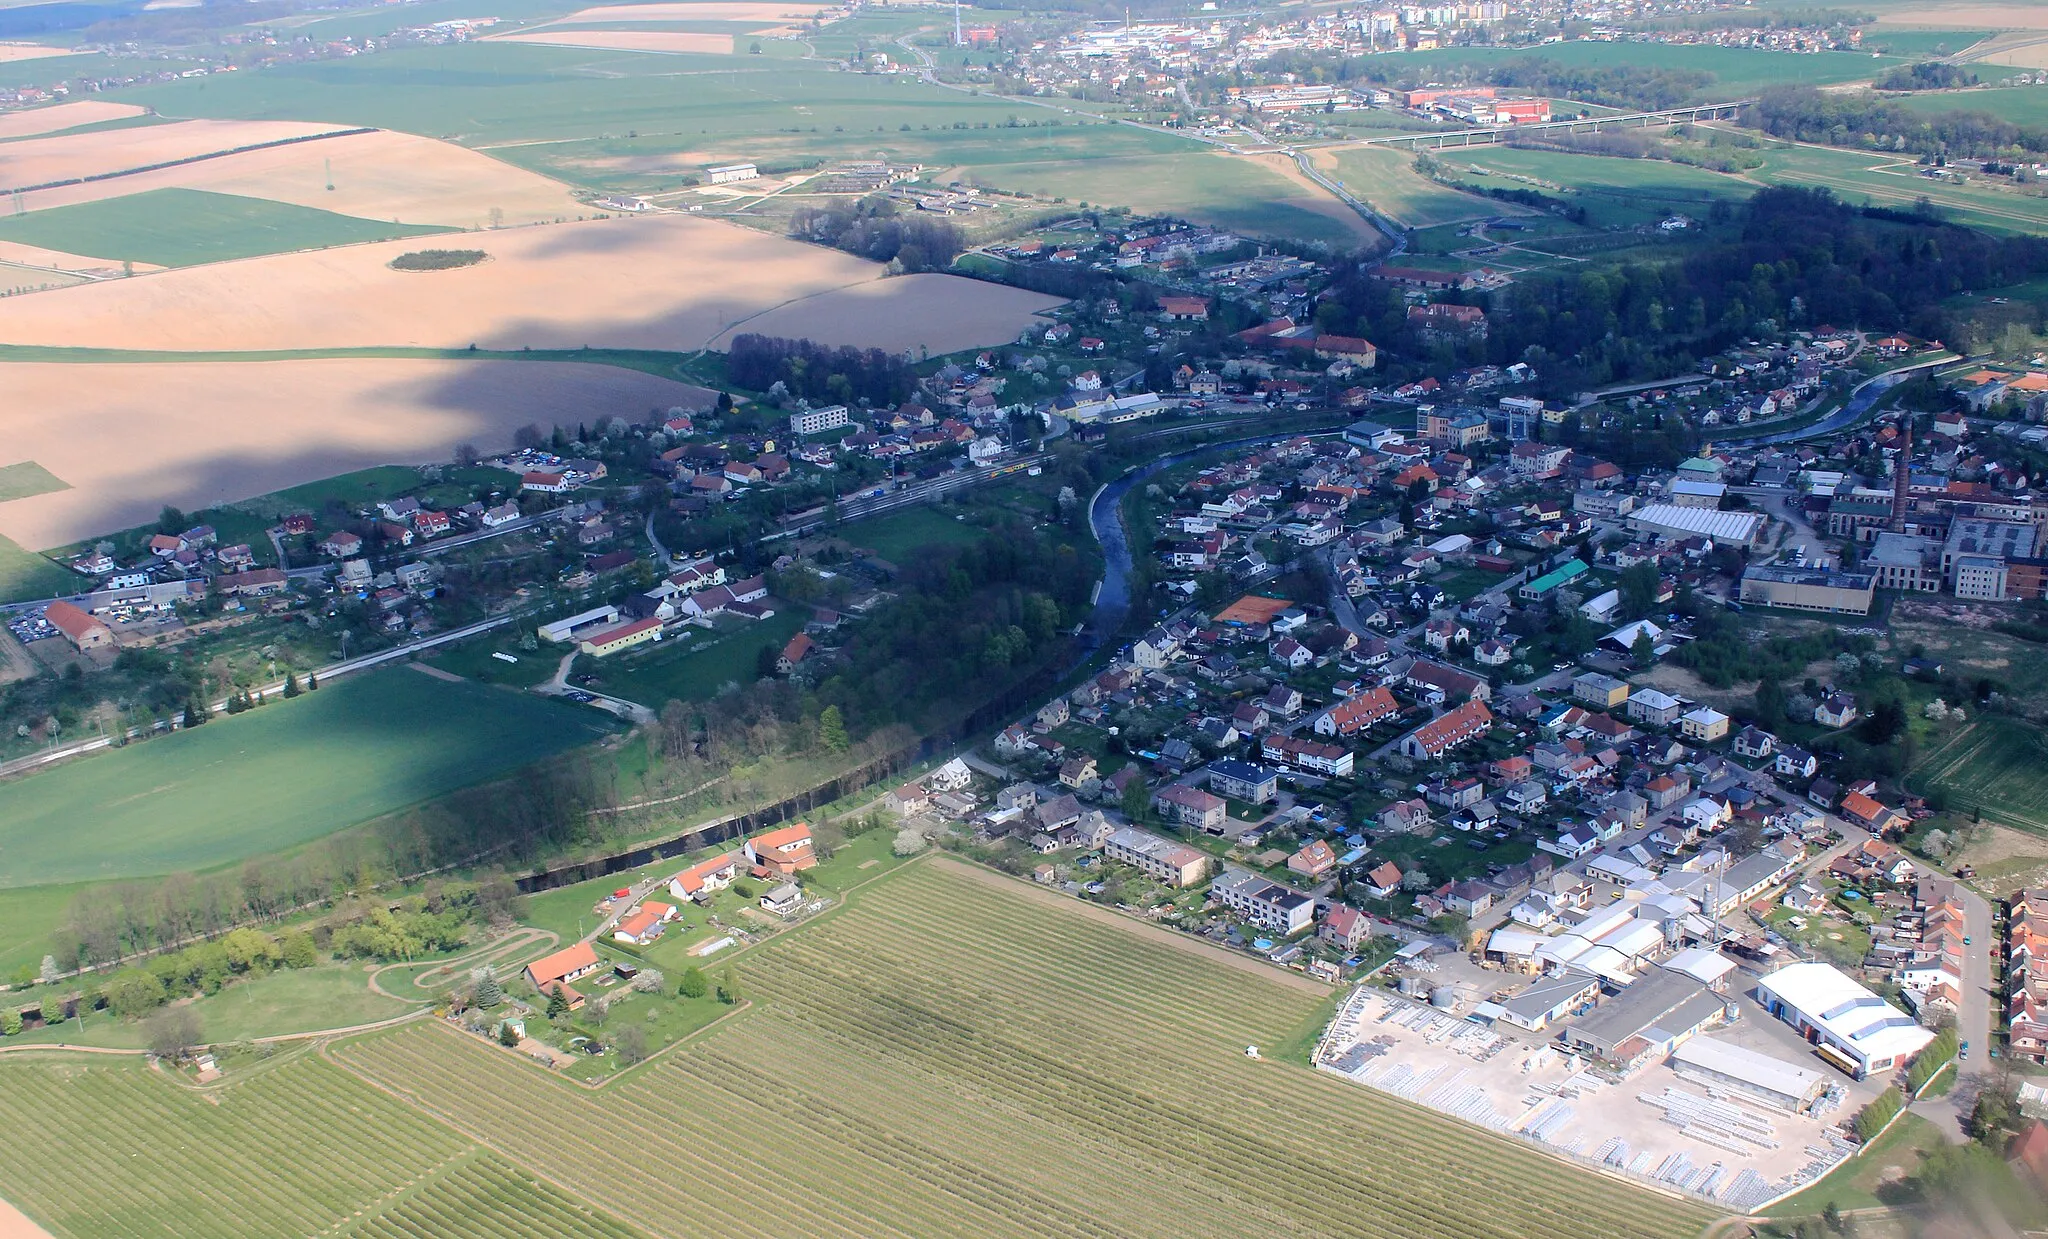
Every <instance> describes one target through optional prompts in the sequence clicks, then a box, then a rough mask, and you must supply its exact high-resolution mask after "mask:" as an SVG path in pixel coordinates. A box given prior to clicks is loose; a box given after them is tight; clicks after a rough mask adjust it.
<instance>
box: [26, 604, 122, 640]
mask: <svg viewBox="0 0 2048 1239" xmlns="http://www.w3.org/2000/svg"><path fill="white" fill-rule="evenodd" d="M43 618H44V619H46V620H48V621H50V626H51V627H53V628H55V629H56V630H57V631H58V632H61V633H63V634H64V639H65V640H66V641H69V642H70V643H71V644H72V645H74V646H77V647H78V649H79V651H80V652H84V651H86V650H102V649H106V648H107V647H108V646H111V645H113V644H114V630H113V629H111V628H109V627H107V626H106V625H105V624H102V623H100V622H99V621H98V620H96V619H94V618H93V617H92V616H90V615H87V614H86V613H85V612H84V611H81V610H79V609H78V608H77V607H75V606H73V605H72V604H70V603H68V602H53V603H51V604H50V605H49V606H47V607H45V608H44V609H43Z"/></svg>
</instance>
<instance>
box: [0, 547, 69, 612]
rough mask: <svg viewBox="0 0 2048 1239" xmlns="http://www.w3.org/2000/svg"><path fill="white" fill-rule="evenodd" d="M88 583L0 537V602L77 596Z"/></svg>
mask: <svg viewBox="0 0 2048 1239" xmlns="http://www.w3.org/2000/svg"><path fill="white" fill-rule="evenodd" d="M86 584H88V582H87V581H86V579H85V578H84V577H81V576H79V575H78V574H77V573H75V572H71V571H69V570H67V569H64V568H60V567H58V566H57V565H56V564H53V563H51V562H50V561H49V560H47V559H44V558H43V557H42V556H41V555H37V554H35V553H34V552H33V551H29V550H27V549H25V548H23V547H22V546H21V545H20V544H19V543H17V542H14V541H13V540H11V539H9V538H7V537H5V536H4V535H0V602H22V601H26V600H28V599H33V598H54V597H57V596H58V595H60V594H72V593H76V592H78V590H79V589H81V588H82V587H84V586H85V585H86Z"/></svg>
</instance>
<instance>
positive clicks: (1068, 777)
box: [1059, 753, 1098, 791]
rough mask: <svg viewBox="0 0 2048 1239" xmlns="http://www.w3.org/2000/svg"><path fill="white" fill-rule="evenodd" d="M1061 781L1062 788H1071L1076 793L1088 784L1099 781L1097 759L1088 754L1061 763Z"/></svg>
mask: <svg viewBox="0 0 2048 1239" xmlns="http://www.w3.org/2000/svg"><path fill="white" fill-rule="evenodd" d="M1059 779H1060V786H1061V787H1071V788H1073V789H1075V790H1076V791H1078V790H1080V788H1081V787H1082V785H1084V784H1086V783H1089V782H1093V781H1098V780H1097V775H1096V766H1095V759H1094V758H1093V757H1091V756H1090V755H1088V754H1086V753H1083V754H1081V755H1080V756H1078V757H1069V758H1068V759H1067V760H1065V761H1063V762H1061V763H1060V774H1059Z"/></svg>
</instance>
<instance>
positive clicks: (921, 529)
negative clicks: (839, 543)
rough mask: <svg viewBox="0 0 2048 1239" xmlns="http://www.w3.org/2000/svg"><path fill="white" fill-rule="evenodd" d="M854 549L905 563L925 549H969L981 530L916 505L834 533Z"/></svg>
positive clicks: (859, 522)
mask: <svg viewBox="0 0 2048 1239" xmlns="http://www.w3.org/2000/svg"><path fill="white" fill-rule="evenodd" d="M835 532H836V533H837V534H838V535H839V537H841V538H843V539H845V540H846V541H848V542H851V543H852V544H853V545H855V546H861V547H866V548H867V549H868V550H871V551H873V552H874V553H875V554H876V555H878V556H880V557H881V558H883V559H886V560H888V561H890V562H891V563H898V564H900V563H904V562H906V561H907V560H908V559H909V558H910V557H911V556H912V555H913V554H914V553H915V552H916V551H917V550H918V549H919V548H921V547H927V546H972V545H973V544H975V543H976V542H979V541H981V539H982V537H983V536H984V531H983V530H982V529H981V528H980V527H979V526H977V525H972V524H969V523H968V522H966V521H956V520H954V519H953V518H952V517H950V516H947V515H946V514H945V513H943V512H941V511H939V510H938V509H936V508H932V507H928V506H925V505H919V506H917V507H911V508H905V509H903V510H902V511H901V512H894V513H891V514H890V515H888V516H878V517H875V518H874V519H873V520H865V521H855V522H853V523H852V524H850V525H842V526H840V528H839V529H837V530H836V531H835Z"/></svg>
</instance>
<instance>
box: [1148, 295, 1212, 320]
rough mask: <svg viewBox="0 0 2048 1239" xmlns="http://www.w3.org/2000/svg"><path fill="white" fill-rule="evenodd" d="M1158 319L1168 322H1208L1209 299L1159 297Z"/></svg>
mask: <svg viewBox="0 0 2048 1239" xmlns="http://www.w3.org/2000/svg"><path fill="white" fill-rule="evenodd" d="M1159 317H1161V318H1163V319H1166V320H1167V321H1168V322H1195V323H1206V322H1208V321H1209V299H1208V298H1207V297H1161V298H1160V299H1159Z"/></svg>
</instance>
